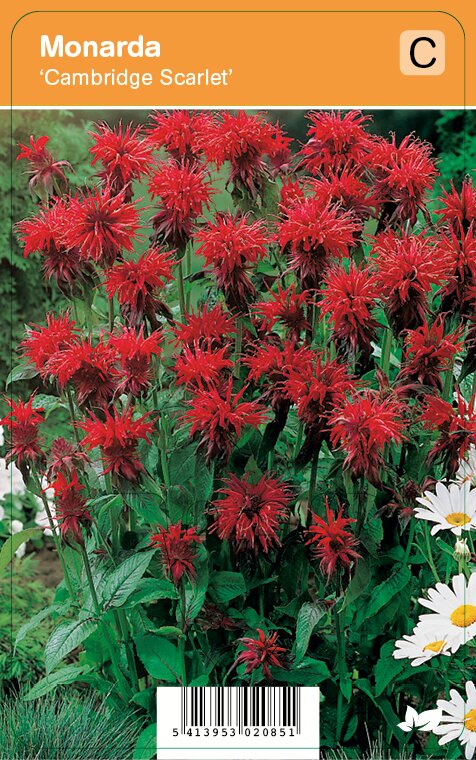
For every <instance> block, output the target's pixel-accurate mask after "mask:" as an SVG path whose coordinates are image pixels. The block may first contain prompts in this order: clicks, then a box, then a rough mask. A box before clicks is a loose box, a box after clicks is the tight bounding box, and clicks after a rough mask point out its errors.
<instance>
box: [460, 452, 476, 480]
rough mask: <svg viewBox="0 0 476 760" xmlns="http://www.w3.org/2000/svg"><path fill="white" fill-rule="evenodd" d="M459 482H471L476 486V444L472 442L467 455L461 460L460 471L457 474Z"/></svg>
mask: <svg viewBox="0 0 476 760" xmlns="http://www.w3.org/2000/svg"><path fill="white" fill-rule="evenodd" d="M455 480H456V482H457V483H466V482H468V483H470V484H471V485H472V486H476V446H474V444H471V445H470V447H469V449H468V451H467V452H466V456H465V458H464V459H462V460H461V462H460V465H459V468H458V471H457V473H456V475H455Z"/></svg>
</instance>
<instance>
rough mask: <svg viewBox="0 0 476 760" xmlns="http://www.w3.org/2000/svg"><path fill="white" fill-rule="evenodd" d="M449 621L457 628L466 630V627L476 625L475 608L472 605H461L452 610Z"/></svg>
mask: <svg viewBox="0 0 476 760" xmlns="http://www.w3.org/2000/svg"><path fill="white" fill-rule="evenodd" d="M450 620H451V622H452V623H453V625H457V626H458V628H467V627H468V625H472V624H473V623H476V607H475V606H474V604H461V605H460V606H459V607H457V608H456V609H455V610H453V612H452V613H451V615H450Z"/></svg>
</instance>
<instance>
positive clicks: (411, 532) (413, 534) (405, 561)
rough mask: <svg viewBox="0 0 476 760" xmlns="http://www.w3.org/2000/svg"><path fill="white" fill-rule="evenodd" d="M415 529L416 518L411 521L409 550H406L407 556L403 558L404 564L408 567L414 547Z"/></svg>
mask: <svg viewBox="0 0 476 760" xmlns="http://www.w3.org/2000/svg"><path fill="white" fill-rule="evenodd" d="M415 528H416V518H415V517H412V518H411V519H410V525H409V528H408V541H407V548H406V550H405V556H404V558H403V564H404V565H408V560H409V559H410V553H411V550H412V545H413V539H414V538H415Z"/></svg>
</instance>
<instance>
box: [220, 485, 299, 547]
mask: <svg viewBox="0 0 476 760" xmlns="http://www.w3.org/2000/svg"><path fill="white" fill-rule="evenodd" d="M219 493H221V494H223V495H224V498H223V499H217V500H216V501H214V502H213V512H214V515H215V518H216V519H215V522H214V523H213V525H212V527H211V532H212V533H213V532H215V531H216V533H217V534H218V537H219V538H220V539H221V540H222V541H233V543H234V544H235V546H236V550H237V551H238V552H241V551H250V552H254V553H255V554H258V552H259V549H261V550H262V551H263V552H264V553H265V554H268V553H269V551H270V550H271V549H274V548H275V547H277V546H280V544H281V542H280V540H279V538H278V534H277V532H278V530H279V527H280V524H281V523H282V522H283V521H284V520H285V519H286V518H287V517H288V515H289V505H290V502H291V498H292V494H291V491H290V489H289V488H288V487H287V486H286V485H285V484H284V483H282V481H280V480H279V479H278V478H272V477H269V476H268V475H263V476H262V478H261V479H260V480H259V482H258V483H250V482H249V478H248V476H245V478H244V479H243V480H239V478H237V477H236V475H232V474H231V475H230V476H229V477H228V479H227V480H226V481H225V487H224V488H222V489H221V490H220V491H219Z"/></svg>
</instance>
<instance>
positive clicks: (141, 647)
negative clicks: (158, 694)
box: [135, 633, 182, 683]
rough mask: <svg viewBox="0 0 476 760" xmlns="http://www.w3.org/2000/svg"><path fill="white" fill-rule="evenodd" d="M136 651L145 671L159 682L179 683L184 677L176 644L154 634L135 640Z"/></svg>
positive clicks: (147, 634)
mask: <svg viewBox="0 0 476 760" xmlns="http://www.w3.org/2000/svg"><path fill="white" fill-rule="evenodd" d="M135 645H136V651H137V655H138V657H139V659H140V660H141V662H142V664H143V665H144V667H145V669H146V670H147V672H148V673H149V675H151V676H152V678H158V679H159V681H167V682H168V683H178V682H179V681H180V680H181V677H182V661H181V658H180V653H179V650H178V648H177V647H176V646H175V644H172V642H171V641H169V640H168V639H166V638H164V637H163V636H158V635H156V634H154V633H146V634H144V635H143V636H139V637H137V638H136V639H135Z"/></svg>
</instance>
